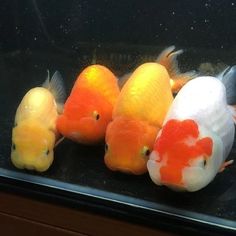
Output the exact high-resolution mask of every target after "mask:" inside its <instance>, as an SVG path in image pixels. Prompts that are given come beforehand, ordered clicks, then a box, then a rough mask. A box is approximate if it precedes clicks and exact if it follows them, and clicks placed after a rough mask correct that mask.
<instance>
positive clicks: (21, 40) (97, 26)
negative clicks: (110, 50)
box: [0, 0, 236, 51]
mask: <svg viewBox="0 0 236 236" xmlns="http://www.w3.org/2000/svg"><path fill="white" fill-rule="evenodd" d="M235 22H236V2H235V1H227V0H224V1H223V0H214V1H213V0H212V1H211V0H205V1H203V0H199V1H189V0H181V1H176V0H168V1H167V0H165V1H163V0H159V1H158V0H149V1H140V0H129V1H127V0H119V1H116V0H111V1H109V0H107V1H104V0H103V1H96V0H91V1H84V0H81V1H79V0H71V1H66V0H60V1H58V0H50V1H48V0H38V1H36V0H22V1H20V0H18V1H17V0H12V1H6V0H5V1H4V0H1V4H0V32H1V38H0V49H1V50H2V51H8V50H14V49H18V48H25V49H27V48H30V49H40V48H47V47H50V46H53V45H54V46H58V47H62V48H67V49H68V50H76V49H77V44H78V43H81V42H89V43H94V44H99V43H112V44H113V43H125V44H143V45H170V44H175V45H177V46H180V47H202V48H215V49H233V48H235V41H236V40H235V38H236V27H235Z"/></svg>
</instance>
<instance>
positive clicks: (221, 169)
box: [218, 160, 234, 173]
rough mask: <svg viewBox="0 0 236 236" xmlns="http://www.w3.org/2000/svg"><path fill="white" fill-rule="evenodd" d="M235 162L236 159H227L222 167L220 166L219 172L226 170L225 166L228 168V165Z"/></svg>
mask: <svg viewBox="0 0 236 236" xmlns="http://www.w3.org/2000/svg"><path fill="white" fill-rule="evenodd" d="M233 162H234V160H229V161H225V162H224V163H223V164H222V165H221V167H220V169H219V171H218V172H219V173H221V172H223V171H224V170H225V168H227V167H228V166H230V165H232V164H233Z"/></svg>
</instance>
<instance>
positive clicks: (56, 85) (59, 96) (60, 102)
mask: <svg viewBox="0 0 236 236" xmlns="http://www.w3.org/2000/svg"><path fill="white" fill-rule="evenodd" d="M42 87H44V88H46V89H48V90H49V91H50V92H51V93H52V94H53V96H54V98H55V101H56V103H57V110H58V113H62V111H63V106H64V102H65V98H66V91H65V86H64V82H63V79H62V76H61V74H60V72H59V71H56V72H55V73H54V74H53V76H52V78H51V79H50V75H49V70H48V76H47V79H46V80H45V82H44V83H43V84H42Z"/></svg>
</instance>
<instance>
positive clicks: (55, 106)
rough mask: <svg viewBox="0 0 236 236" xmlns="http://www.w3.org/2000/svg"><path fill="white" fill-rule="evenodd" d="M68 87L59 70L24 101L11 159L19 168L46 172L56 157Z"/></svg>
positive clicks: (17, 116)
mask: <svg viewBox="0 0 236 236" xmlns="http://www.w3.org/2000/svg"><path fill="white" fill-rule="evenodd" d="M64 99H65V89H64V85H63V81H62V77H61V75H60V73H59V72H58V71H56V72H55V73H54V75H53V76H52V78H51V80H50V79H49V73H48V78H47V80H46V81H45V83H44V84H43V85H42V87H35V88H32V89H30V90H29V91H28V92H27V93H26V94H25V96H24V97H23V99H22V101H21V102H20V104H19V106H18V108H17V111H16V115H15V121H14V127H13V129H12V148H11V161H12V163H13V164H14V166H15V167H17V168H19V169H23V168H25V169H29V170H36V171H38V172H43V171H46V170H47V169H48V168H49V167H50V166H51V164H52V162H53V159H54V151H53V149H54V146H55V142H56V141H57V140H58V138H59V135H58V132H57V130H56V120H57V117H58V114H59V112H61V110H62V109H63V101H64Z"/></svg>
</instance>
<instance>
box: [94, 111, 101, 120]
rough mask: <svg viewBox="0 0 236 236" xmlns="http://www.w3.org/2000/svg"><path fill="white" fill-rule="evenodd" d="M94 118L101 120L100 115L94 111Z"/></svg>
mask: <svg viewBox="0 0 236 236" xmlns="http://www.w3.org/2000/svg"><path fill="white" fill-rule="evenodd" d="M93 117H94V118H95V119H96V120H99V119H100V115H99V113H98V112H97V111H94V112H93Z"/></svg>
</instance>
